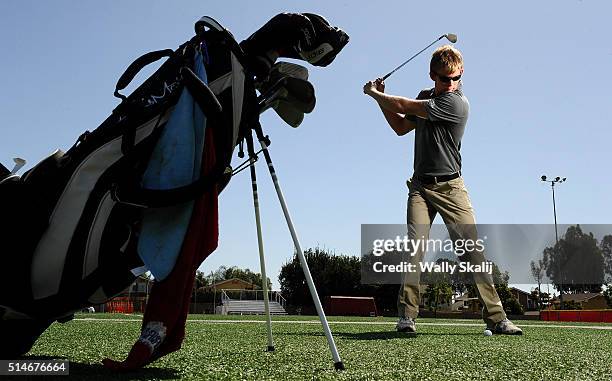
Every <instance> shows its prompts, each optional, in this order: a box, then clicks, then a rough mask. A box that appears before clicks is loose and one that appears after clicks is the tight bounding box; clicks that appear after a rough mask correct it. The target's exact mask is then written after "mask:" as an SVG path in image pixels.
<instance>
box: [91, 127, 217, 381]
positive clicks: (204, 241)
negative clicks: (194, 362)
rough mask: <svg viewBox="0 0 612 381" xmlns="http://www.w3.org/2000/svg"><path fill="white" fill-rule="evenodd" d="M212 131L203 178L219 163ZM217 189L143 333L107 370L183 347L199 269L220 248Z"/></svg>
mask: <svg viewBox="0 0 612 381" xmlns="http://www.w3.org/2000/svg"><path fill="white" fill-rule="evenodd" d="M213 139H214V136H213V131H212V128H208V129H206V137H205V142H206V143H205V147H204V153H203V155H202V156H203V157H202V175H203V176H207V175H208V174H209V173H210V171H211V170H212V168H213V166H214V164H215V157H216V156H215V150H214V140H213ZM217 200H218V194H217V188H216V187H215V188H214V189H213V190H211V191H210V192H206V193H204V194H203V195H202V196H201V197H200V198H199V199H198V200H197V201H196V202H195V205H194V209H193V214H192V216H191V221H190V223H189V229H188V230H187V234H186V236H185V240H184V242H183V247H182V249H181V253H180V255H179V258H178V260H177V263H176V265H175V266H174V269H173V270H172V272H171V273H170V275H168V277H167V278H166V279H164V280H163V281H162V282H159V283H157V282H156V283H154V285H153V287H152V289H151V294H150V296H149V301H148V303H147V308H146V311H145V314H144V317H143V319H142V328H141V334H140V337H139V338H138V340H137V341H136V343H134V345H133V346H132V350H131V351H130V353H129V354H128V357H127V358H126V359H125V360H124V361H115V360H111V359H104V360H102V363H103V364H104V366H105V367H106V368H109V369H112V370H116V371H123V372H127V371H132V370H136V369H139V368H141V367H143V366H145V365H147V364H149V363H151V362H153V361H155V360H157V359H159V358H160V357H162V356H165V355H167V354H168V353H171V352H174V351H177V350H179V349H180V348H181V344H182V342H183V339H184V338H185V323H186V321H187V313H188V312H189V303H190V300H191V292H192V290H193V283H194V281H195V275H196V270H197V269H198V267H200V264H202V262H203V261H204V259H206V257H207V256H208V255H210V254H211V253H212V252H213V251H214V250H215V249H216V248H217V243H218V238H219V221H218V209H217Z"/></svg>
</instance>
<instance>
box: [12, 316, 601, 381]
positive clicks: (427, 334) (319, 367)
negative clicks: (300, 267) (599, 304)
mask: <svg viewBox="0 0 612 381" xmlns="http://www.w3.org/2000/svg"><path fill="white" fill-rule="evenodd" d="M141 319H142V316H139V315H119V314H82V315H77V317H76V319H75V320H73V321H71V322H69V323H67V324H58V323H55V324H54V325H52V326H51V327H50V328H49V329H48V330H47V332H45V333H44V335H43V336H42V337H41V338H40V339H39V340H38V342H37V343H36V345H35V346H34V348H33V349H32V351H31V352H30V354H29V355H28V357H30V358H34V359H40V358H43V357H44V358H65V359H68V360H69V361H70V377H69V379H71V380H72V379H84V380H91V381H93V380H114V379H117V380H171V379H184V380H224V379H228V380H286V379H295V380H306V379H307V380H612V325H610V324H608V325H606V324H595V323H593V324H589V323H551V322H539V321H518V322H517V323H519V325H520V326H521V327H522V328H523V331H524V335H523V336H515V337H508V336H493V337H485V336H483V334H482V332H483V329H484V323H482V322H480V321H477V320H440V319H419V320H418V321H417V328H418V335H417V336H416V337H408V336H406V335H405V334H399V333H396V332H395V331H394V324H395V320H394V319H388V318H355V317H330V318H329V321H330V327H331V330H332V332H333V334H334V338H335V340H336V344H337V346H338V351H339V352H340V356H341V357H342V360H343V362H344V364H345V366H346V370H345V371H343V372H336V371H334V369H333V361H332V358H331V354H330V351H329V349H328V346H327V341H326V339H325V336H324V335H323V331H322V328H321V325H320V324H319V322H318V318H317V317H316V316H315V317H303V316H286V317H275V318H274V321H273V328H272V329H273V335H274V344H275V346H276V351H275V352H266V347H267V339H266V337H267V336H266V326H265V324H263V321H264V318H263V317H261V316H229V317H228V316H223V317H221V316H211V315H195V316H190V317H189V320H188V322H187V337H186V339H185V342H184V343H183V348H182V349H181V350H180V351H178V352H175V353H173V354H171V355H169V356H166V357H164V358H162V359H160V360H158V361H157V362H154V363H153V364H151V365H149V366H148V367H147V368H145V369H143V370H141V371H140V372H137V373H130V374H124V375H117V374H113V373H110V372H108V371H106V370H105V369H104V368H103V367H102V366H101V364H100V360H101V359H102V358H104V357H111V358H115V359H124V358H125V356H126V355H127V353H128V351H129V349H130V348H131V346H132V344H133V343H134V341H135V340H136V339H137V337H138V334H139V329H140V320H141ZM18 379H19V380H24V379H26V378H25V377H20V378H18ZM58 379H60V378H58ZM61 379H64V380H65V379H66V378H65V377H62V378H61Z"/></svg>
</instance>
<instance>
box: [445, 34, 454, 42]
mask: <svg viewBox="0 0 612 381" xmlns="http://www.w3.org/2000/svg"><path fill="white" fill-rule="evenodd" d="M444 37H446V39H447V40H449V41H450V42H452V43H453V44H454V43H455V42H457V35H456V34H452V33H447V34H445V35H444Z"/></svg>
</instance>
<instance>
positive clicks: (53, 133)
mask: <svg viewBox="0 0 612 381" xmlns="http://www.w3.org/2000/svg"><path fill="white" fill-rule="evenodd" d="M280 12H313V13H318V14H321V15H323V16H324V17H326V18H327V19H328V20H329V21H330V22H331V23H332V24H333V25H336V26H339V27H340V28H342V29H343V30H345V31H346V32H347V33H348V34H349V36H350V38H351V40H350V42H349V44H348V45H347V46H346V47H345V48H344V50H343V51H342V52H341V53H340V54H339V55H338V57H337V58H336V60H335V61H334V62H333V63H332V64H331V65H330V66H328V67H326V68H319V67H313V66H310V65H308V64H306V65H307V66H308V69H309V71H310V78H309V79H310V81H311V82H312V84H313V85H314V86H315V89H316V95H317V106H316V108H315V109H314V111H313V112H312V113H311V114H309V115H307V116H306V118H305V120H304V122H303V123H302V125H301V126H300V127H299V128H297V129H293V128H291V127H289V126H287V125H285V124H284V122H282V120H281V119H280V118H278V117H277V116H276V115H275V114H274V113H273V112H272V111H269V112H267V113H265V114H263V115H262V118H261V122H262V125H263V128H264V131H265V132H266V133H267V134H268V135H269V136H270V139H271V141H272V144H271V146H270V153H271V155H272V160H273V162H274V164H275V167H276V170H277V173H278V177H279V180H280V185H281V187H282V189H283V193H284V195H285V199H286V201H287V205H288V207H289V210H290V212H291V216H292V217H293V222H294V225H295V228H296V230H297V233H298V236H299V237H300V242H301V245H302V247H303V248H304V249H306V248H313V247H320V248H324V249H327V250H330V251H332V252H334V253H336V254H345V255H359V252H360V227H361V224H401V223H404V221H405V212H406V211H405V207H406V198H407V189H406V186H405V181H406V179H408V178H409V177H410V175H411V171H412V161H413V144H414V138H413V134H410V135H406V136H403V137H398V136H396V135H395V134H394V133H393V132H392V130H391V129H390V128H389V127H388V126H387V125H386V123H385V121H384V118H383V117H382V114H381V113H380V111H379V109H378V107H377V106H376V104H375V102H374V101H373V100H372V99H371V98H369V97H367V96H365V95H364V94H363V92H362V87H363V84H364V83H365V82H366V81H368V80H371V79H374V78H376V77H379V76H382V75H383V74H385V73H387V72H389V71H390V70H392V69H393V68H395V67H396V66H398V65H399V64H400V63H402V62H403V61H405V60H406V59H407V58H409V57H410V56H412V55H413V54H414V53H416V52H418V51H419V50H421V49H422V48H423V47H425V46H426V45H427V44H429V43H430V42H431V41H433V40H434V39H436V38H437V37H439V36H440V35H442V34H444V33H455V34H457V35H458V38H459V40H458V42H457V43H456V47H457V48H458V49H460V50H461V51H462V52H463V55H464V59H465V73H464V75H463V89H464V92H465V94H466V95H467V97H468V99H469V102H470V107H471V112H470V118H469V121H468V125H467V128H466V132H465V135H464V138H463V142H462V148H461V153H462V156H463V175H464V179H465V182H466V184H467V187H468V189H469V192H470V197H471V200H472V204H473V206H474V208H475V211H476V218H477V222H478V223H481V224H549V223H550V224H552V222H553V211H552V200H551V192H550V186H549V185H546V184H544V183H542V182H541V181H540V176H541V175H543V174H546V175H548V176H549V177H550V176H552V177H554V176H561V177H567V182H565V183H563V184H561V185H559V186H558V188H556V202H557V219H558V221H559V223H564V224H576V223H581V224H608V223H610V222H611V220H612V218H611V217H610V216H611V215H612V205H611V203H610V196H609V189H610V188H611V186H612V177H610V176H609V173H610V170H609V158H610V154H609V152H610V147H609V145H610V142H611V141H612V132H611V129H610V127H612V123H611V121H612V117H611V116H610V111H609V110H610V105H611V100H612V96H611V95H610V80H608V78H607V77H606V76H607V75H608V72H609V69H610V68H611V67H612V44H610V42H609V40H607V38H606V37H605V36H606V35H607V34H609V31H608V29H609V28H608V25H609V19H608V17H609V15H610V14H612V4H611V3H610V2H607V1H593V0H583V1H578V0H572V1H569V0H558V1H552V0H548V1H526V0H517V1H512V2H491V1H470V2H462V3H459V2H456V1H452V2H451V1H439V2H435V5H434V4H433V3H431V2H409V1H381V2H366V1H348V0H347V1H329V0H326V1H318V0H317V1H308V2H305V1H282V2H281V1H274V0H260V1H246V0H245V1H239V0H224V1H218V2H211V1H206V2H205V1H191V0H184V1H177V2H167V1H156V0H147V1H144V0H133V1H129V2H126V1H118V0H113V1H105V2H94V1H89V0H87V1H77V0H72V1H68V0H54V1H49V2H42V1H34V0H20V1H17V0H4V1H1V2H0V49H2V52H3V54H2V60H0V76H1V79H2V80H1V84H2V91H1V92H0V115H2V122H1V123H0V131H1V138H0V161H1V162H2V163H3V164H4V165H5V166H7V167H12V164H13V163H12V158H13V157H17V156H18V157H22V158H24V159H26V160H27V161H28V165H27V166H26V168H28V167H31V166H33V165H34V164H36V163H37V162H38V161H39V160H41V159H42V158H44V157H45V156H46V155H48V154H49V153H51V152H52V151H53V150H55V149H56V148H60V149H63V150H66V149H68V148H69V147H70V146H71V145H72V144H73V143H74V141H75V140H76V138H77V137H78V136H79V135H80V134H81V133H82V132H83V131H84V130H92V129H94V128H96V127H97V126H98V125H99V124H100V123H101V122H102V121H103V120H104V119H105V118H106V117H107V116H108V115H110V112H111V111H112V109H113V108H114V107H115V106H116V105H117V104H118V100H117V99H116V98H114V97H113V95H112V93H113V90H114V86H115V83H116V81H117V79H118V77H119V76H120V75H121V73H123V71H124V70H125V68H126V67H127V66H128V65H129V64H130V63H131V62H132V61H133V60H134V59H135V58H137V57H139V56H140V55H142V54H144V53H146V52H148V51H152V50H158V49H165V48H173V49H174V48H176V47H177V46H178V45H179V44H181V43H183V42H184V41H186V40H188V39H190V38H191V37H192V36H193V24H194V22H195V21H197V20H198V19H199V18H200V17H201V16H204V15H208V16H212V17H213V18H215V19H216V20H217V21H219V22H220V23H221V24H222V25H224V26H225V27H226V28H227V29H229V30H231V31H232V33H233V34H234V36H235V37H236V39H237V40H239V41H240V40H242V39H245V38H247V37H248V36H249V35H250V34H251V33H253V32H254V31H256V30H257V29H258V28H259V27H261V26H262V25H263V24H264V23H265V22H267V21H268V20H269V19H270V18H272V17H273V16H274V15H276V14H277V13H280ZM440 44H441V43H438V44H436V45H435V46H438V45H440ZM435 46H434V47H435ZM434 47H432V48H430V49H429V50H428V51H427V52H425V53H424V54H422V55H420V56H419V57H417V58H416V59H414V60H413V61H412V62H410V63H409V64H408V65H406V66H405V67H404V68H402V69H401V70H400V71H398V72H397V73H395V74H394V75H393V76H392V77H390V78H389V79H388V80H387V81H386V85H387V86H386V91H387V92H388V93H392V94H398V95H403V96H408V97H414V96H416V95H417V94H418V92H419V90H420V89H422V88H426V87H430V86H431V85H432V83H431V80H430V79H429V76H428V64H429V59H430V56H431V52H432V51H433V49H434ZM144 78H146V76H138V77H137V78H136V82H138V81H139V80H140V81H142V80H143V79H144ZM133 88H134V87H133V86H131V87H130V88H128V91H129V90H130V89H133ZM262 162H263V160H262ZM238 163H239V160H238V159H237V158H235V161H234V164H238ZM258 182H259V194H260V205H261V218H262V224H263V234H264V247H265V252H266V267H267V273H268V276H269V277H270V278H271V280H272V282H273V286H274V288H278V287H279V283H278V278H277V277H278V273H279V270H280V268H281V266H282V265H283V264H284V263H285V262H287V261H289V260H290V259H291V257H292V255H293V251H294V249H293V242H292V240H291V237H290V235H289V231H288V229H287V226H286V224H285V221H284V218H283V215H282V211H281V209H280V206H279V203H278V200H277V198H276V194H275V191H274V188H273V185H272V183H271V180H270V178H269V175H268V173H267V169H266V168H265V166H264V165H262V164H261V163H260V164H259V165H258ZM249 183H250V179H249V174H248V171H244V172H242V173H241V174H240V175H238V176H237V177H236V178H233V179H232V181H231V182H230V184H229V186H228V188H227V189H226V190H225V191H224V192H223V193H222V194H221V196H220V219H219V223H220V237H219V247H218V249H217V250H216V251H215V252H214V253H213V254H212V255H211V256H210V257H209V258H208V259H207V260H206V261H205V262H204V263H203V265H202V266H201V267H200V270H202V271H204V272H206V273H210V272H211V271H213V270H215V269H217V268H218V267H219V266H221V265H225V266H228V267H229V266H238V267H241V268H250V269H251V270H253V271H255V272H259V256H258V252H257V237H256V230H255V218H254V212H253V201H252V195H251V191H250V184H249ZM436 222H437V223H441V220H440V219H439V218H438V220H436ZM551 226H552V225H551ZM551 228H552V227H551ZM509 255H511V253H509Z"/></svg>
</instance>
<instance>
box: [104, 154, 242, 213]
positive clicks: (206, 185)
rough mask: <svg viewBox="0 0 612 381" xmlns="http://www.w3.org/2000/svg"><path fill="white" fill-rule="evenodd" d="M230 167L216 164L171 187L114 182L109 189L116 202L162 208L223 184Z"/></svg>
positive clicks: (230, 171) (230, 169)
mask: <svg viewBox="0 0 612 381" xmlns="http://www.w3.org/2000/svg"><path fill="white" fill-rule="evenodd" d="M231 173H232V168H231V167H229V166H227V167H226V166H225V165H223V164H218V165H216V166H215V167H214V168H213V169H212V171H211V172H210V173H209V174H208V175H207V176H204V177H200V178H199V179H198V180H196V181H195V182H193V183H191V184H189V185H185V186H182V187H177V188H171V189H146V188H142V187H140V186H135V185H134V184H131V185H128V184H126V185H123V186H120V185H118V184H115V185H114V186H113V188H112V190H111V195H112V198H113V200H115V201H116V202H120V203H124V204H129V205H134V206H139V207H143V208H164V207H168V206H173V205H177V204H182V203H185V202H189V201H193V200H195V199H196V198H198V197H199V196H200V195H202V194H203V193H205V192H208V191H210V190H211V189H212V188H213V186H215V185H217V184H223V183H225V182H226V181H227V178H228V177H230V176H231Z"/></svg>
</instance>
